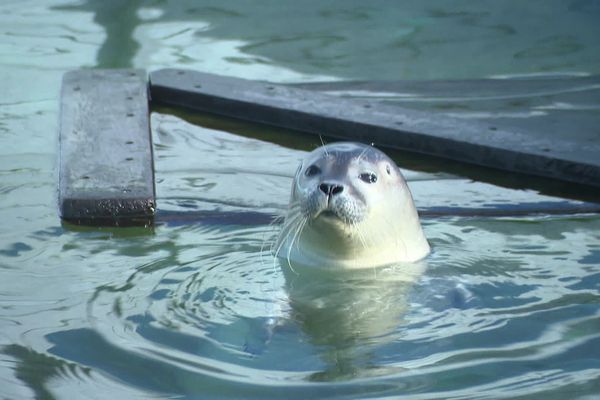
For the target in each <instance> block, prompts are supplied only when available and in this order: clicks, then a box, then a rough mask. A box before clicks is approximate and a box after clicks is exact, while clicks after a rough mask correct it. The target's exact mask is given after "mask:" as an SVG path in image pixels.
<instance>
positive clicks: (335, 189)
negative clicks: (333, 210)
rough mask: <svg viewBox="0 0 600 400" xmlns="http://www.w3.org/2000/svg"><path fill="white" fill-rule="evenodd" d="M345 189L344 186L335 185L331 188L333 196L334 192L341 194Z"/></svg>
mask: <svg viewBox="0 0 600 400" xmlns="http://www.w3.org/2000/svg"><path fill="white" fill-rule="evenodd" d="M343 191H344V187H343V186H338V185H335V186H333V187H332V188H331V195H332V196H333V195H334V194H339V193H342V192H343Z"/></svg>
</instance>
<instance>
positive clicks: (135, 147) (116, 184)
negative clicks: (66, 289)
mask: <svg viewBox="0 0 600 400" xmlns="http://www.w3.org/2000/svg"><path fill="white" fill-rule="evenodd" d="M148 110H149V109H148V89H147V79H146V74H145V72H144V71H139V70H77V71H71V72H68V73H66V74H65V76H64V78H63V85H62V92H61V112H60V170H59V207H60V214H61V217H62V218H63V220H65V221H68V222H71V223H76V224H90V225H119V226H123V225H139V224H151V223H152V222H153V217H154V213H155V209H156V200H155V190H154V167H153V159H152V142H151V136H150V123H149V111H148Z"/></svg>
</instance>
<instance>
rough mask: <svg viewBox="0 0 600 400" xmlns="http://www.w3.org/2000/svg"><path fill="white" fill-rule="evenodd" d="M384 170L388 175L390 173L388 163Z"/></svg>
mask: <svg viewBox="0 0 600 400" xmlns="http://www.w3.org/2000/svg"><path fill="white" fill-rule="evenodd" d="M385 172H387V174H388V175H391V174H392V169H391V168H390V166H389V164H388V165H386V166H385Z"/></svg>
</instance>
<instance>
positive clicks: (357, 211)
mask: <svg viewBox="0 0 600 400" xmlns="http://www.w3.org/2000/svg"><path fill="white" fill-rule="evenodd" d="M429 250H430V249H429V244H428V243H427V240H426V239H425V236H424V234H423V231H422V229H421V224H420V223H419V217H418V214H417V210H416V208H415V206H414V203H413V200H412V196H411V194H410V191H409V189H408V186H407V184H406V181H405V180H404V177H403V176H402V173H401V172H400V169H399V168H398V167H397V166H396V164H395V163H394V162H393V161H392V160H391V159H390V158H389V157H388V156H386V155H385V154H384V153H383V152H381V151H379V150H377V149H375V148H374V147H372V146H366V145H363V144H359V143H347V142H343V143H333V144H329V145H326V146H323V147H320V148H318V149H316V150H314V151H312V152H311V153H309V154H308V155H307V157H306V158H305V159H304V160H303V161H302V163H301V164H300V166H299V168H298V170H297V171H296V175H295V177H294V181H293V184H292V193H291V198H290V204H289V207H288V212H287V215H286V218H285V222H284V224H283V228H282V230H281V233H280V235H279V238H278V239H277V242H276V246H275V253H276V255H277V256H279V257H282V258H286V259H287V260H288V262H292V261H293V262H295V263H300V264H302V265H308V266H320V267H324V268H327V267H341V268H365V267H374V266H381V265H386V264H393V263H398V262H413V261H417V260H419V259H421V258H423V257H425V256H426V255H427V254H428V253H429Z"/></svg>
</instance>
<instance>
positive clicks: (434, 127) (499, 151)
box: [150, 69, 600, 187]
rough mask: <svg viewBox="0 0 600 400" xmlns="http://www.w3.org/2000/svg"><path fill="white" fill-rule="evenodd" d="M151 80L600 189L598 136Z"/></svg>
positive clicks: (393, 143)
mask: <svg viewBox="0 0 600 400" xmlns="http://www.w3.org/2000/svg"><path fill="white" fill-rule="evenodd" d="M150 80H151V93H152V99H153V101H156V102H157V103H161V104H166V105H172V106H180V107H185V108H189V109H195V110H200V111H204V112H209V113H215V114H220V115H225V116H229V117H234V118H240V119H244V120H248V121H252V122H258V123H265V124H270V125H274V126H279V127H283V128H288V129H293V130H298V131H302V132H306V133H312V134H323V135H327V136H333V137H338V138H343V139H348V140H358V141H363V142H374V143H376V144H377V145H379V146H382V147H390V148H397V149H402V150H408V151H413V152H417V153H424V154H429V155H433V156H437V157H442V158H446V159H452V160H457V161H461V162H467V163H472V164H477V165H482V166H487V167H492V168H497V169H501V170H507V171H513V172H519V173H526V174H531V175H537V176H545V177H549V178H553V179H558V180H562V181H568V182H575V183H580V184H586V185H591V186H596V187H600V157H598V154H600V141H595V142H587V143H585V145H582V144H581V143H579V142H577V141H574V140H569V133H568V132H565V133H564V135H562V136H561V137H559V138H557V137H547V136H544V135H539V134H536V135H532V134H530V133H529V132H528V131H527V130H524V129H519V128H512V127H511V128H502V127H497V126H492V125H490V124H487V123H485V122H482V121H472V120H465V119H460V118H452V117H448V116H443V115H439V114H437V113H433V112H426V111H417V110H411V109H407V108H402V107H398V106H394V105H386V104H381V103H379V102H374V101H370V100H357V99H345V98H339V97H335V96H331V95H327V94H322V93H315V92H312V91H309V90H304V89H298V88H293V87H288V86H282V85H274V84H270V83H262V82H254V81H248V80H244V79H239V78H230V77H223V76H218V75H213V74H206V73H201V72H195V71H187V70H175V69H165V70H159V71H156V72H153V73H152V74H151V75H150ZM573 129H577V128H576V127H573Z"/></svg>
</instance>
